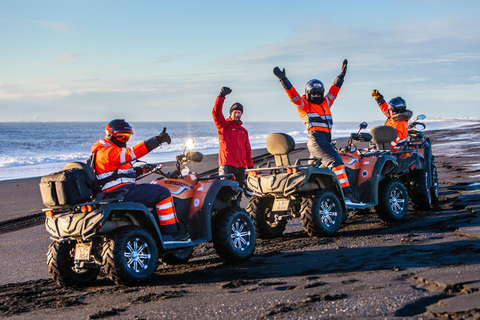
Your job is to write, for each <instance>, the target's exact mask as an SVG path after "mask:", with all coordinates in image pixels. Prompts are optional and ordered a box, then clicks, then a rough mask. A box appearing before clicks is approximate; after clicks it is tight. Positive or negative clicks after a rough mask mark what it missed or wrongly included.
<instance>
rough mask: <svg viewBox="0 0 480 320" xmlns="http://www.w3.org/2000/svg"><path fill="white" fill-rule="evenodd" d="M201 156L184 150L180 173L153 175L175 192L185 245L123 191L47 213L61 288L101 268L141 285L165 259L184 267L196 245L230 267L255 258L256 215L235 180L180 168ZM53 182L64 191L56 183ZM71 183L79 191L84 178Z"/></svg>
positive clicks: (76, 166)
mask: <svg viewBox="0 0 480 320" xmlns="http://www.w3.org/2000/svg"><path fill="white" fill-rule="evenodd" d="M202 158H203V155H202V154H201V153H199V152H188V153H185V151H184V152H183V154H181V155H179V156H177V163H176V165H177V170H176V171H175V172H173V173H171V174H164V173H163V172H162V171H161V165H159V166H157V167H155V169H154V170H152V171H151V172H150V173H158V174H160V175H161V177H160V178H159V179H157V180H155V181H153V182H152V183H156V184H161V185H163V186H165V187H167V188H168V189H169V190H170V191H171V192H172V195H173V198H174V203H175V209H176V212H177V216H178V219H179V221H180V222H181V223H182V226H183V227H184V228H186V229H187V231H188V232H189V233H190V235H191V238H190V239H189V240H187V241H174V240H173V239H172V238H171V237H170V236H164V235H162V234H161V233H160V229H159V225H160V224H159V220H158V216H157V214H156V213H155V211H153V212H152V211H151V210H150V209H149V208H147V207H145V206H144V205H143V204H140V203H133V202H124V201H122V200H123V197H122V194H118V193H117V194H115V192H112V193H99V194H97V195H95V194H93V195H92V196H90V197H89V199H88V200H87V201H84V202H77V203H69V202H68V201H66V202H65V201H63V202H62V204H59V203H58V200H59V197H56V198H55V200H56V205H50V208H48V209H45V212H46V215H47V218H46V221H45V226H46V229H47V231H48V232H49V233H50V234H51V235H52V237H51V238H52V239H53V243H52V244H51V245H50V247H49V250H48V254H47V257H48V261H47V265H48V270H49V272H50V274H51V275H52V277H53V279H54V280H55V281H56V282H57V283H58V284H59V285H62V286H72V285H88V284H90V283H92V282H93V281H95V279H96V278H97V275H98V274H99V272H100V269H102V268H103V270H104V272H105V273H106V274H107V275H108V277H109V278H110V279H111V280H113V281H114V282H115V283H117V284H136V283H140V282H144V281H145V280H147V279H148V278H149V277H150V276H151V275H152V274H153V273H154V272H155V270H156V269H157V266H158V264H159V261H160V260H161V261H162V262H164V263H168V264H179V263H185V262H187V261H188V260H189V258H190V257H191V255H192V252H193V248H194V246H196V245H199V244H202V243H206V242H210V241H212V242H213V245H214V248H215V250H216V252H217V254H218V255H219V256H220V258H222V259H223V260H224V261H226V262H238V261H242V260H246V259H249V258H250V257H251V255H252V254H253V252H254V249H255V244H256V234H255V227H254V224H253V222H252V220H251V218H250V217H249V216H248V214H247V213H246V212H245V210H244V209H242V208H240V207H238V206H237V197H238V196H239V194H240V193H241V191H242V189H241V188H240V187H239V186H238V183H237V182H236V181H233V180H231V179H233V175H225V176H219V175H215V176H207V177H199V176H198V175H197V174H195V173H192V172H190V171H189V170H188V168H186V167H184V168H182V167H181V165H184V164H186V163H187V162H199V161H201V160H202ZM65 169H67V170H68V171H71V172H74V173H75V174H77V173H83V174H84V176H85V177H86V184H87V185H88V186H90V187H91V186H93V183H94V180H95V175H94V173H93V171H92V170H91V169H90V167H89V166H88V165H86V164H85V163H81V162H74V163H70V164H68V165H67V166H66V168H65ZM77 176H81V175H77ZM51 183H52V184H57V187H59V185H58V181H57V182H55V181H54V182H51ZM69 184H70V185H72V186H73V188H72V190H73V191H72V192H77V191H80V189H81V188H79V189H78V190H76V189H77V187H79V186H81V185H82V181H80V179H78V180H76V181H70V182H69ZM54 189H55V186H54ZM57 189H58V188H57ZM43 196H44V194H43V193H42V197H43ZM46 198H48V197H45V198H44V203H45V202H46V201H45V199H46ZM47 200H48V199H47ZM50 200H51V199H50ZM64 202H65V203H64ZM47 203H48V201H47Z"/></svg>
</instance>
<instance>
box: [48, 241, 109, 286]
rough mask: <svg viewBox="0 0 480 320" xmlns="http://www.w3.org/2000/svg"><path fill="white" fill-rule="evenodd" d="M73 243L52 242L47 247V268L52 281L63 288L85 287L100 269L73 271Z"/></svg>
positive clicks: (93, 279) (94, 278)
mask: <svg viewBox="0 0 480 320" xmlns="http://www.w3.org/2000/svg"><path fill="white" fill-rule="evenodd" d="M75 244H76V243H75V242H70V243H69V242H61V243H60V242H56V241H55V242H52V243H51V244H50V246H49V247H48V253H47V266H48V272H50V274H51V275H52V278H53V280H54V281H55V282H56V283H58V284H59V285H61V286H63V287H70V286H85V285H88V284H91V283H93V282H94V281H95V280H96V279H97V276H98V273H99V272H100V268H89V269H80V271H79V272H76V271H75V263H74V256H75Z"/></svg>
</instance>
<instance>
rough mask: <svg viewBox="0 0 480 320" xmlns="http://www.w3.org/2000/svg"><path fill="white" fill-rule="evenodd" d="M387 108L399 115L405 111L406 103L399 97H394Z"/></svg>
mask: <svg viewBox="0 0 480 320" xmlns="http://www.w3.org/2000/svg"><path fill="white" fill-rule="evenodd" d="M388 106H389V107H388V108H389V109H390V110H392V111H394V112H397V113H401V112H404V111H405V109H407V103H406V102H405V100H404V99H402V98H401V97H396V98H393V99H391V100H390V101H388Z"/></svg>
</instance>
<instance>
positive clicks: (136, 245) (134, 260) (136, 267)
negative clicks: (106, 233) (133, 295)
mask: <svg viewBox="0 0 480 320" xmlns="http://www.w3.org/2000/svg"><path fill="white" fill-rule="evenodd" d="M102 257H103V262H104V265H105V273H106V274H107V275H108V277H109V278H110V279H111V280H113V281H114V282H115V283H116V284H136V283H141V282H144V281H145V280H147V279H148V278H150V276H151V275H152V274H153V273H154V272H155V270H156V269H157V267H158V249H157V245H156V243H155V240H154V239H153V237H152V236H151V235H150V234H149V233H148V232H147V231H145V230H144V229H142V228H140V227H137V226H127V227H123V228H120V229H118V231H117V232H115V234H113V236H112V237H111V238H110V239H109V240H108V241H107V242H106V243H105V244H104V247H103V252H102Z"/></svg>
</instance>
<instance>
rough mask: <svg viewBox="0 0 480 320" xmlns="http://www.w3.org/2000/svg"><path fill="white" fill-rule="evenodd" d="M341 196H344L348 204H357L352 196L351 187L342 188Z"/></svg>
mask: <svg viewBox="0 0 480 320" xmlns="http://www.w3.org/2000/svg"><path fill="white" fill-rule="evenodd" d="M343 195H344V196H345V201H346V202H347V201H348V202H350V203H358V202H359V201H358V200H357V199H356V198H355V196H354V195H353V189H352V187H350V186H348V187H345V188H343Z"/></svg>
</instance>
